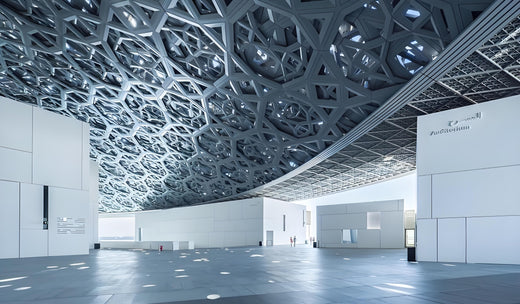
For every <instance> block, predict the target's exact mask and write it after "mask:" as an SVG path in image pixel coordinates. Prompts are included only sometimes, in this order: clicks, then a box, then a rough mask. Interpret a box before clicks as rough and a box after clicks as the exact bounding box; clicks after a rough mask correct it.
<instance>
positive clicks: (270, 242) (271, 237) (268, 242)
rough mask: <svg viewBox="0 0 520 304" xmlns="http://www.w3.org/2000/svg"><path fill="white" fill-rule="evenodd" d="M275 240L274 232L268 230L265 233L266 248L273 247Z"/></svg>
mask: <svg viewBox="0 0 520 304" xmlns="http://www.w3.org/2000/svg"><path fill="white" fill-rule="evenodd" d="M273 240H274V231H273V230H266V231H265V245H266V246H273Z"/></svg>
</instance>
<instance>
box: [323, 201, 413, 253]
mask: <svg viewBox="0 0 520 304" xmlns="http://www.w3.org/2000/svg"><path fill="white" fill-rule="evenodd" d="M403 207H404V202H403V200H392V201H380V202H367V203H355V204H341V205H325V206H318V207H317V212H316V216H317V227H318V231H317V240H318V242H319V245H320V247H334V248H338V247H347V248H404V213H403V212H404V211H403ZM373 212H375V213H376V214H374V215H378V216H377V217H379V229H370V228H371V227H369V225H368V219H369V218H370V217H371V215H372V214H373ZM343 229H356V230H357V233H358V235H357V243H343V242H342V238H343V235H342V231H343Z"/></svg>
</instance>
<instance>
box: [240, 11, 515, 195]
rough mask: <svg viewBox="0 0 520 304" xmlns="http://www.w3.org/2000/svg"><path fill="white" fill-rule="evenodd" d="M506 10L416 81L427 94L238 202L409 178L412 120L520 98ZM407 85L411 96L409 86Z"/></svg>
mask: <svg viewBox="0 0 520 304" xmlns="http://www.w3.org/2000/svg"><path fill="white" fill-rule="evenodd" d="M509 4H510V5H509V6H508V8H501V9H497V10H496V12H497V16H501V15H503V13H500V12H501V11H502V12H505V11H508V13H509V15H508V16H501V17H503V19H502V20H498V21H497V23H502V26H500V27H495V28H492V29H491V32H492V33H493V34H492V35H491V36H492V37H491V38H489V37H488V39H484V40H482V42H481V43H478V46H479V47H478V48H473V49H472V50H471V51H468V52H463V54H465V55H464V56H460V53H461V52H460V50H450V51H452V52H451V53H453V54H455V55H458V56H459V57H460V58H459V59H453V60H455V61H459V62H458V63H457V64H453V65H452V64H445V65H446V67H445V68H442V67H441V72H440V73H439V74H438V76H437V77H428V76H427V75H417V76H418V77H427V78H430V79H429V82H430V83H429V84H428V85H427V86H426V87H427V88H426V89H419V90H415V92H411V93H410V95H413V96H415V97H413V98H410V100H411V101H409V102H407V104H406V105H405V106H404V107H401V108H400V109H399V110H397V111H396V112H395V113H393V114H392V115H391V116H390V117H388V118H387V119H385V120H384V122H382V123H381V124H379V125H378V126H377V127H375V128H373V129H372V130H371V131H369V132H367V133H366V134H364V135H363V136H361V137H360V138H359V139H357V140H355V141H354V142H353V143H351V144H350V145H348V146H347V147H345V148H343V149H340V150H339V151H338V152H336V154H334V155H332V156H330V157H328V158H327V159H325V160H323V161H322V162H320V163H318V164H317V165H315V166H313V167H311V168H309V169H307V170H305V171H303V172H302V173H300V174H297V175H295V176H294V177H291V178H288V179H286V180H280V181H278V182H277V181H275V182H273V183H271V184H272V185H267V186H265V187H262V188H261V189H255V190H254V191H249V192H248V193H245V194H244V195H242V196H239V197H238V198H244V197H249V196H266V197H272V198H277V199H281V200H286V201H293V200H304V199H309V198H313V197H318V196H323V195H327V194H331V193H335V192H339V191H344V190H346V189H353V188H357V187H360V186H363V185H366V184H368V183H375V182H379V181H382V180H385V179H388V178H392V177H395V176H399V175H402V174H407V173H411V172H412V171H413V170H415V169H416V167H415V165H416V164H415V155H416V135H417V134H416V130H417V116H420V115H425V114H431V113H435V112H440V111H446V110H450V109H455V108H459V107H464V106H469V105H473V104H477V103H482V102H486V101H490V100H495V99H499V98H504V97H508V96H514V95H519V94H520V15H519V13H520V10H519V9H520V5H519V2H518V1H512V2H510V3H509ZM488 19H489V20H492V19H496V17H490V18H488ZM504 25H505V26H504ZM486 26H489V24H487V25H483V26H482V27H486ZM481 30H482V28H474V29H472V30H471V31H470V32H469V33H468V36H472V35H475V36H478V33H480V31H481ZM488 30H489V29H488ZM486 35H489V34H488V33H482V36H481V37H485V36H486ZM477 39H479V38H477ZM468 48H469V49H471V46H469V47H468ZM434 64H436V63H434ZM409 85H410V87H411V89H410V90H409V91H413V86H414V84H409ZM403 89H404V90H406V89H407V88H403Z"/></svg>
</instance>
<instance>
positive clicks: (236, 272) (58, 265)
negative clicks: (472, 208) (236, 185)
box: [0, 246, 520, 304]
mask: <svg viewBox="0 0 520 304" xmlns="http://www.w3.org/2000/svg"><path fill="white" fill-rule="evenodd" d="M405 258H406V251H404V250H378V249H372V250H361V249H358V250H356V249H315V248H309V247H303V246H301V247H297V248H291V247H288V246H287V247H253V248H229V249H207V250H205V249H201V250H192V251H180V252H179V251H175V252H171V251H170V252H162V253H159V252H157V251H130V250H96V251H92V252H91V254H90V255H89V256H66V257H48V258H29V259H8V260H0V302H1V303H35V302H37V303H40V304H50V303H53V304H54V303H58V304H61V303H80V304H82V303H99V304H101V303H107V304H109V303H110V304H112V303H177V304H178V303H210V302H211V303H248V304H249V303H252V304H254V303H367V304H376V303H377V304H383V303H391V304H394V303H395V304H397V303H399V304H406V303H414V304H417V303H418V304H426V303H461V304H462V303H464V304H466V303H520V266H512V265H489V264H455V263H450V264H447V263H444V264H443V263H408V262H407V261H405V260H404V259H405ZM10 279H11V280H10ZM13 279H14V280H13ZM28 287H30V288H28ZM208 295H218V296H219V297H220V298H218V299H216V300H208V299H207V296H208Z"/></svg>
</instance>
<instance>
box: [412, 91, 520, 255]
mask: <svg viewBox="0 0 520 304" xmlns="http://www.w3.org/2000/svg"><path fill="white" fill-rule="evenodd" d="M519 112H520V97H519V96H513V97H509V98H504V99H501V100H496V101H490V102H486V103H482V104H477V105H472V106H468V107H464V108H459V109H454V110H450V111H445V112H440V113H435V114H431V115H426V116H421V117H419V119H418V130H417V131H418V137H417V172H418V183H417V187H418V206H417V230H418V231H417V257H418V259H419V260H421V261H439V262H469V263H512V264H520V236H519V234H518V231H519V230H520V224H519V223H520V220H519V219H520V187H518V181H519V180H520V132H518V130H519V129H520V120H518V118H517V117H516V116H517V114H518V113H519Z"/></svg>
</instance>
